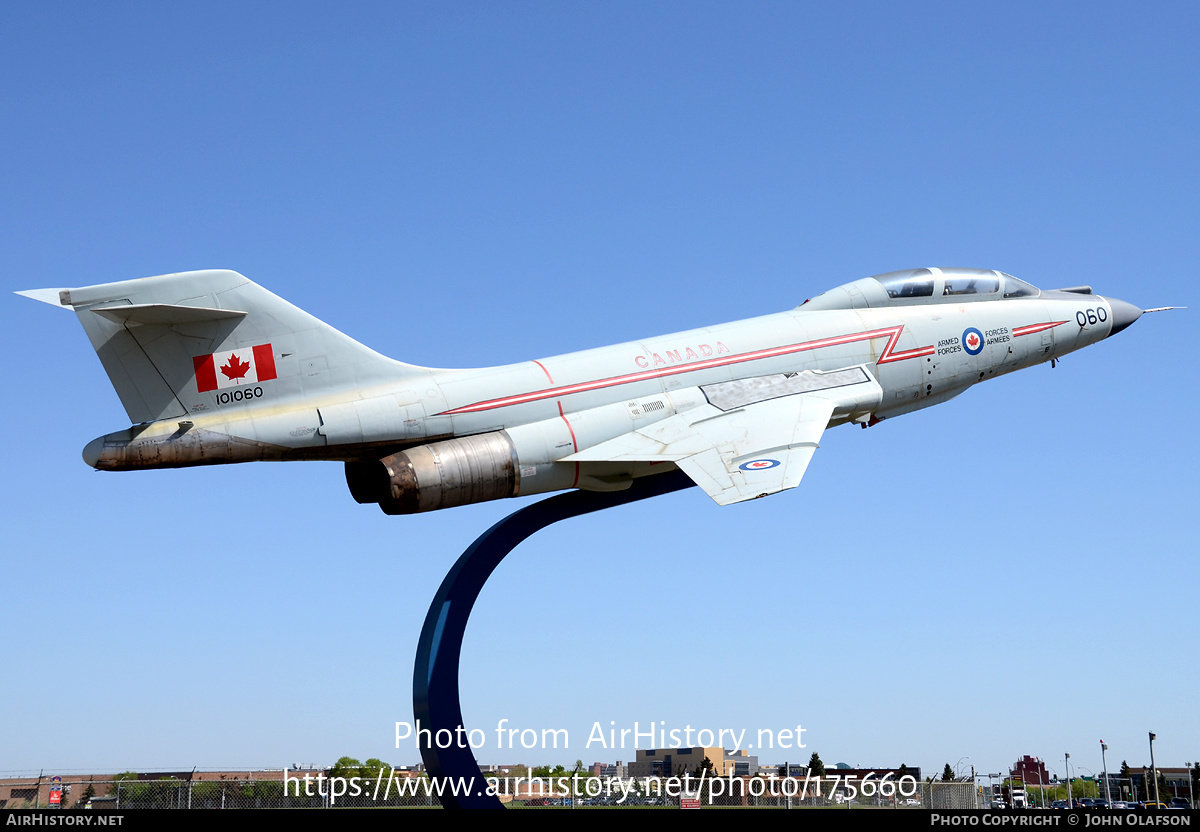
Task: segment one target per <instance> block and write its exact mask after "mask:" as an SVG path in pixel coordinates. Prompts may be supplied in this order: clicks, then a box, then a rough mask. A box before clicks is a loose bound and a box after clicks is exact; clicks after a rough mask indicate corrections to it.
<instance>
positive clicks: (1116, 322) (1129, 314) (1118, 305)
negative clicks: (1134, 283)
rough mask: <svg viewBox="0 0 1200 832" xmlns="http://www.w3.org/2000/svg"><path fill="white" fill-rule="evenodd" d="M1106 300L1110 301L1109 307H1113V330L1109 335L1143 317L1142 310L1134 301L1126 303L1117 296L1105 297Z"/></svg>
mask: <svg viewBox="0 0 1200 832" xmlns="http://www.w3.org/2000/svg"><path fill="white" fill-rule="evenodd" d="M1105 300H1106V301H1108V305H1109V307H1111V308H1112V331H1111V332H1109V333H1108V334H1109V336H1113V335H1116V334H1117V333H1118V332H1120V331H1121V330H1122V329H1125V327H1127V326H1129V325H1130V324H1132V323H1133V322H1134V321H1136V320H1137V319H1138V318H1140V317H1142V310H1140V309H1138V308H1137V307H1136V306H1134V305H1133V304H1132V303H1126V302H1125V301H1123V300H1117V299H1116V298H1105Z"/></svg>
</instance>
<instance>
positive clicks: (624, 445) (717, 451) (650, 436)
mask: <svg viewBox="0 0 1200 832" xmlns="http://www.w3.org/2000/svg"><path fill="white" fill-rule="evenodd" d="M821 385H826V386H821ZM806 388H808V389H806ZM813 388H815V389H813ZM700 389H701V390H702V391H703V392H704V394H705V397H706V398H707V400H708V402H709V403H708V404H705V405H701V406H700V407H696V408H693V409H691V410H688V411H687V412H685V413H679V414H676V415H675V416H671V417H670V418H668V419H665V420H663V421H661V422H657V423H655V424H653V425H648V426H646V427H644V428H641V429H639V430H636V431H633V432H631V433H627V434H625V435H623V436H619V437H617V438H615V439H611V440H609V441H608V442H603V443H601V444H599V445H596V446H594V447H591V448H588V449H586V450H583V451H580V452H579V453H576V454H572V455H571V456H568V457H566V458H565V459H564V460H563V461H564V462H621V461H629V462H636V461H642V462H647V461H648V462H673V463H675V464H676V465H677V466H679V468H681V469H682V470H683V471H684V472H685V473H686V474H687V475H688V476H689V477H691V478H692V480H694V481H695V482H696V484H697V485H699V486H700V487H701V488H703V489H704V490H705V491H706V492H707V493H708V495H709V496H710V497H712V498H713V499H714V500H715V501H716V502H717V503H718V504H720V505H728V504H730V503H738V502H742V501H743V500H751V499H754V498H756V497H765V496H767V495H768V494H774V493H776V492H778V491H784V490H786V489H789V488H795V487H796V486H797V485H799V484H800V480H801V478H803V476H804V472H805V470H807V468H808V463H809V460H811V459H812V455H813V452H814V451H815V450H816V449H817V448H818V447H820V446H819V444H818V443H819V441H820V439H821V434H822V433H824V432H825V428H826V427H828V425H829V420H830V419H831V418H832V416H833V414H834V412H835V411H842V412H851V411H853V410H855V409H856V408H861V407H862V406H863V405H865V404H869V403H872V402H875V403H877V402H878V400H879V397H880V396H881V395H882V390H881V389H880V387H879V383H878V382H877V381H875V379H874V377H872V376H871V375H870V373H869V372H867V371H866V370H865V368H861V367H851V368H848V369H846V370H839V371H836V372H834V373H800V374H788V375H786V376H785V375H782V374H780V375H777V376H761V377H758V378H754V379H744V380H739V381H735V382H727V383H722V384H716V385H708V386H707V387H702V388H700ZM872 409H873V408H872Z"/></svg>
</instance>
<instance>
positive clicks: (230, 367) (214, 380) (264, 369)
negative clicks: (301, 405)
mask: <svg viewBox="0 0 1200 832" xmlns="http://www.w3.org/2000/svg"><path fill="white" fill-rule="evenodd" d="M192 364H193V366H194V367H195V368H196V387H197V389H198V390H199V391H200V392H201V393H207V392H208V391H209V390H220V389H222V388H225V387H237V386H239V385H242V384H254V383H255V382H258V381H270V380H271V379H273V378H275V377H276V376H275V356H274V355H273V354H272V352H271V345H270V344H259V345H258V346H257V347H243V348H242V349H239V350H226V351H225V352H216V353H212V354H211V355H197V356H196V357H194V358H193V359H192Z"/></svg>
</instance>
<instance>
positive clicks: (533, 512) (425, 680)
mask: <svg viewBox="0 0 1200 832" xmlns="http://www.w3.org/2000/svg"><path fill="white" fill-rule="evenodd" d="M694 484H695V483H693V482H692V481H691V480H690V479H688V478H687V476H686V475H685V474H684V473H683V472H682V471H673V472H671V473H668V474H659V475H657V476H653V477H645V478H641V479H636V480H634V481H633V484H632V485H631V486H630V487H629V488H627V489H625V490H624V491H570V492H567V493H566V494H559V495H557V496H555V497H550V498H549V499H546V500H542V501H540V502H537V503H534V504H533V505H529V506H526V507H525V508H523V509H520V510H518V511H514V512H513V513H512V514H510V515H508V516H507V517H505V518H504V519H503V520H501V521H500V522H499V523H497V524H496V525H494V526H492V527H491V528H490V529H488V530H487V531H486V532H484V533H483V534H481V535H480V536H479V537H478V538H476V540H475V542H474V543H472V544H471V545H470V546H469V547H467V550H466V551H465V552H463V553H462V556H461V557H459V559H458V560H457V561H456V562H455V564H454V566H453V567H452V568H451V569H450V571H449V572H448V573H447V574H446V577H445V579H444V580H443V581H442V585H441V586H440V587H438V591H437V594H436V595H435V596H434V597H433V603H432V604H430V605H429V612H428V613H427V614H426V616H425V626H424V627H423V628H422V629H421V640H420V641H419V642H418V643H417V661H416V666H415V667H414V668H413V714H414V716H415V717H416V719H417V720H418V725H419V726H420V733H419V734H418V735H417V743H418V745H419V747H420V749H421V759H422V760H424V762H425V771H426V774H427V775H428V776H429V777H431V778H434V779H436V780H438V781H441V782H440V784H441V785H442V786H443V787H444V788H443V789H442V794H440V795H439V796H438V799H439V800H440V801H441V803H442V806H443V807H445V808H447V809H503V808H504V804H502V803H501V802H500V799H499V798H498V797H497V796H495V795H489V794H487V785H486V783H485V782H484V778H483V772H481V771H480V770H479V763H477V762H476V761H475V755H474V754H472V753H471V746H470V744H469V743H468V742H467V741H466V740H465V736H466V733H465V730H459V729H460V728H462V727H463V719H462V706H461V704H460V703H459V697H458V659H459V653H460V652H461V649H462V640H463V635H464V633H465V632H466V629H467V619H468V618H469V617H470V615H471V608H472V607H473V606H474V605H475V599H476V598H478V597H479V593H480V592H481V591H482V590H483V585H484V583H485V582H486V581H487V579H488V578H489V577H490V576H491V574H492V572H493V571H494V570H495V568H496V567H497V566H499V565H500V561H502V560H504V557H505V556H506V555H507V554H508V553H509V552H511V551H512V550H513V549H515V548H516V547H517V546H518V545H520V544H521V542H522V541H523V540H525V539H526V538H527V537H529V536H530V535H532V534H533V533H534V532H536V531H538V530H539V529H544V528H545V527H546V526H549V525H550V524H552V523H557V522H558V521H560V520H566V519H567V518H570V517H577V516H578V515H580V514H590V513H591V512H594V511H600V510H601V509H606V508H614V507H616V506H623V505H626V504H627V503H633V502H637V501H638V500H645V499H646V498H648V497H656V496H658V495H659V494H669V493H670V492H672V491H679V490H680V489H683V488H687V487H689V486H691V485H694ZM426 732H428V733H426ZM447 732H448V733H447ZM439 734H440V736H439ZM448 738H449V739H448ZM447 740H448V741H447ZM439 745H445V747H439ZM456 780H457V784H465V783H470V784H472V785H471V788H470V789H469V793H467V794H458V795H456V794H453V789H451V788H450V786H451V785H452V784H455V783H456ZM460 789H461V786H460Z"/></svg>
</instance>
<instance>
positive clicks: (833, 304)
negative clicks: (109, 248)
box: [18, 268, 1143, 514]
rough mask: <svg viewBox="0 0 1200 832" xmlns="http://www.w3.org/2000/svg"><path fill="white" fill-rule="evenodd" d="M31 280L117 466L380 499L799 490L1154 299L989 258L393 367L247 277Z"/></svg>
mask: <svg viewBox="0 0 1200 832" xmlns="http://www.w3.org/2000/svg"><path fill="white" fill-rule="evenodd" d="M18 294H21V295H25V296H28V297H31V298H34V299H36V300H41V301H45V302H46V303H50V304H53V305H55V306H62V307H67V308H70V309H73V310H74V311H75V313H76V315H78V317H79V320H80V322H81V323H82V324H83V328H84V330H85V331H86V332H87V335H88V337H89V338H90V339H91V342H92V346H93V347H94V348H95V349H96V353H97V354H98V355H99V357H100V361H101V363H102V364H103V365H104V369H105V370H106V371H107V373H108V377H109V379H110V381H111V382H112V384H113V387H115V388H116V391H117V395H118V396H119V397H120V399H121V403H122V404H123V405H124V406H125V410H126V412H127V413H128V414H129V419H130V421H131V422H132V423H133V426H132V427H130V428H128V429H126V430H122V431H118V432H116V433H110V434H108V435H106V436H102V437H100V438H98V439H95V440H93V441H91V442H90V443H88V445H87V446H86V447H85V448H84V450H83V458H84V461H86V462H87V464H88V465H91V466H93V467H94V468H98V469H100V470H102V471H129V470H135V469H142V468H178V467H185V466H192V465H217V464H224V463H233V462H251V461H256V460H337V461H341V462H344V463H345V470H346V482H347V484H348V485H349V488H350V493H351V494H352V495H353V497H354V499H355V500H357V501H358V502H360V503H365V504H371V503H375V504H378V505H379V507H380V508H382V509H383V511H384V512H386V513H388V514H410V513H414V512H422V511H432V510H435V509H441V508H450V507H453V506H460V505H465V504H468V503H477V502H482V501H485V500H495V499H499V498H501V497H517V496H522V495H526V494H541V493H546V492H552V491H560V490H564V489H572V488H581V489H590V490H597V491H614V490H620V489H624V488H628V487H629V486H630V484H631V483H632V481H633V480H634V479H635V478H637V477H647V476H654V475H656V474H660V473H663V472H666V471H673V470H675V469H677V468H678V469H682V470H683V471H684V473H685V474H686V475H687V476H688V477H690V478H691V479H692V480H693V481H695V482H696V484H698V485H699V486H700V487H701V488H703V489H704V491H705V492H707V493H708V495H709V496H710V497H712V499H713V500H715V501H716V502H717V503H719V504H721V505H726V504H729V503H737V502H741V501H743V500H750V499H753V498H756V497H765V496H767V495H770V494H774V493H776V492H779V491H784V490H786V489H789V488H795V487H796V486H797V485H798V484H799V483H800V480H801V478H802V477H803V476H804V472H805V470H806V469H807V467H808V464H809V461H810V460H811V458H812V455H813V453H814V451H816V449H817V447H818V442H819V441H820V439H821V435H822V434H823V433H824V431H825V430H826V428H829V427H833V426H836V425H842V424H847V423H856V424H859V425H862V426H863V427H868V426H870V425H874V424H876V423H878V422H879V421H880V420H882V419H888V418H891V417H894V416H899V415H902V414H904V413H909V412H912V411H914V410H920V409H922V408H926V407H930V406H932V405H935V404H940V403H942V402H945V401H948V400H949V399H952V398H954V397H955V396H957V395H959V394H960V393H962V392H963V391H964V390H966V389H967V388H968V387H970V386H971V385H973V384H977V383H979V382H981V381H985V380H987V379H990V378H993V377H995V376H999V375H1003V374H1005V373H1011V372H1013V371H1014V370H1020V369H1023V368H1025V367H1031V366H1033V365H1035V364H1040V363H1043V362H1046V361H1055V360H1056V359H1058V358H1059V357H1061V356H1063V355H1065V354H1066V353H1069V352H1073V351H1075V350H1078V349H1081V348H1082V347H1086V346H1088V345H1089V344H1094V343H1095V342H1097V341H1099V340H1101V339H1103V338H1107V337H1109V336H1110V335H1114V334H1116V333H1117V332H1120V331H1121V330H1123V329H1125V328H1126V327H1128V326H1129V325H1130V324H1132V323H1133V322H1134V321H1136V320H1137V319H1138V317H1140V316H1141V314H1142V312H1143V310H1141V309H1139V308H1137V307H1136V306H1133V305H1131V304H1129V303H1126V302H1125V301H1121V300H1115V299H1113V298H1106V297H1101V296H1099V295H1095V294H1093V293H1092V290H1091V288H1090V287H1087V286H1077V287H1073V288H1068V289H1057V290H1052V291H1045V290H1039V289H1037V288H1035V287H1033V286H1031V285H1030V284H1028V283H1026V282H1024V281H1022V280H1018V279H1017V278H1015V277H1013V276H1012V275H1009V274H1004V273H1003V272H998V271H992V270H986V269H961V268H955V269H950V268H941V269H939V268H923V269H911V270H907V271H898V272H890V273H888V274H881V275H876V276H874V277H867V278H863V279H861V280H856V281H854V282H852V283H847V284H845V285H843V286H839V287H837V288H835V289H831V290H829V291H828V292H825V293H824V294H822V295H819V296H817V297H815V298H812V299H811V300H807V301H805V302H804V303H803V304H801V305H800V306H799V307H797V308H795V309H792V310H790V311H787V312H781V313H778V314H774V315H767V316H764V317H759V318H752V319H749V320H744V321H737V322H735V323H729V324H723V325H721V326H712V327H706V328H702V329H694V330H691V331H688V332H679V333H675V334H673V335H662V336H658V337H654V338H647V339H645V340H642V341H632V342H629V343H625V344H617V345H615V346H610V347H602V348H600V349H594V350H587V351H584V352H576V353H570V354H568V355H560V356H556V357H553V358H542V359H537V360H533V361H528V362H525V363H521V364H511V365H508V366H502V367H487V368H482V369H468V370H443V369H432V368H428V367H418V366H414V365H410V364H403V363H401V362H399V361H394V360H392V359H390V358H387V357H385V356H383V355H380V354H379V353H376V352H374V351H372V350H370V349H368V348H367V347H364V346H363V345H361V344H359V343H358V342H357V341H354V340H353V339H351V338H349V337H348V336H346V335H343V334H342V333H341V332H338V331H337V330H335V329H334V328H332V327H330V326H328V325H327V324H324V323H322V322H321V321H319V320H317V319H316V318H314V317H312V316H311V315H308V314H307V313H305V312H303V311H301V310H300V309H298V308H296V307H295V306H292V305H291V304H290V303H288V302H287V301H285V300H282V299H281V298H279V297H277V296H276V295H273V294H271V293H270V292H268V291H267V290H265V289H263V288H262V287H260V286H258V285H256V284H255V283H253V282H251V281H250V280H248V279H246V278H245V277H243V276H242V275H240V274H237V273H236V272H232V271H198V272H182V273H178V274H168V275H161V276H158V277H147V278H142V279H139V280H129V281H124V282H118V283H105V284H100V285H96V286H85V287H82V288H77V289H36V290H31V291H26V292H19V293H18Z"/></svg>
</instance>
